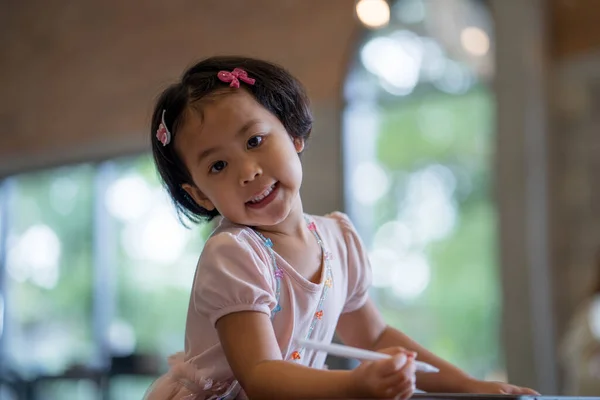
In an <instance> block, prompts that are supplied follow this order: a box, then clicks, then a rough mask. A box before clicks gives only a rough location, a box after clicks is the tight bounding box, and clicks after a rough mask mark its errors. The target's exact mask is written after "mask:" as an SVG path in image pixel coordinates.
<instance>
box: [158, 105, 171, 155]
mask: <svg viewBox="0 0 600 400" xmlns="http://www.w3.org/2000/svg"><path fill="white" fill-rule="evenodd" d="M166 111H167V110H163V112H162V117H161V122H160V125H158V129H157V131H156V138H157V139H158V141H159V142H161V143H162V145H163V147H164V146H166V145H168V144H169V142H170V141H171V132H169V130H168V129H167V124H166V123H165V112H166Z"/></svg>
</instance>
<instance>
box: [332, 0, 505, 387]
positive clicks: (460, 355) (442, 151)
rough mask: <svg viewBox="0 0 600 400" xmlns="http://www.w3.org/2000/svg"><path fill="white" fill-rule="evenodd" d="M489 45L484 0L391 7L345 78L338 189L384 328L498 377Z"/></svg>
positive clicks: (410, 0)
mask: <svg viewBox="0 0 600 400" xmlns="http://www.w3.org/2000/svg"><path fill="white" fill-rule="evenodd" d="M491 42H492V31H491V20H490V16H489V14H488V10H487V9H486V7H485V3H484V2H479V1H461V2H454V1H438V2H434V1H421V0H404V1H397V2H395V3H394V4H393V5H392V8H391V21H390V23H389V25H388V26H387V27H385V28H383V29H379V30H376V31H369V32H368V33H367V35H366V36H365V38H364V41H363V43H362V44H361V45H360V46H359V51H358V53H357V56H356V59H355V60H354V62H353V65H352V68H351V69H350V73H349V76H348V78H347V82H346V88H345V89H346V90H345V96H346V100H347V108H346V110H345V115H344V146H345V147H344V156H345V171H346V185H345V187H346V190H347V193H346V199H347V209H348V212H349V213H350V215H351V216H352V218H353V220H354V221H355V223H356V225H357V229H358V230H359V231H360V233H361V235H362V237H363V238H364V240H365V243H366V245H367V247H368V249H369V251H370V259H371V262H372V267H373V274H374V281H373V284H374V290H373V295H374V298H375V300H376V301H377V302H378V303H379V305H380V307H381V309H382V311H383V313H384V316H385V318H386V320H387V321H388V323H390V324H392V325H393V326H396V327H398V328H400V329H402V330H403V331H405V332H407V333H408V334H410V335H411V336H412V337H414V338H416V339H417V340H418V341H419V342H420V343H421V344H423V345H425V346H426V347H428V348H429V349H431V350H433V351H434V352H435V353H436V354H439V355H441V356H442V357H444V358H446V359H448V360H450V361H451V362H453V363H456V364H458V365H459V366H460V367H462V368H464V369H466V370H467V371H469V372H470V373H471V374H473V375H475V376H478V377H480V378H496V379H503V362H502V360H501V358H500V354H501V353H500V344H499V342H500V340H499V320H500V299H499V287H498V285H499V283H498V277H497V264H496V247H495V243H496V214H495V209H494V205H493V203H492V201H491V194H490V179H491V163H492V154H493V148H492V143H493V134H494V132H493V122H494V114H493V102H494V96H493V93H492V92H491V90H490V88H489V87H488V86H487V83H488V82H489V81H490V80H491V78H492V75H493V69H492V66H493V59H492V51H491V44H492V43H491Z"/></svg>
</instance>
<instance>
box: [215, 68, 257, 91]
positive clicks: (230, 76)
mask: <svg viewBox="0 0 600 400" xmlns="http://www.w3.org/2000/svg"><path fill="white" fill-rule="evenodd" d="M217 77H218V78H219V80H220V81H222V82H225V83H229V82H231V83H230V85H229V87H232V88H239V87H240V81H242V82H246V83H247V84H248V85H254V82H256V79H253V78H250V77H248V73H247V72H246V71H244V70H243V69H241V68H234V70H233V71H231V72H229V71H219V72H218V73H217Z"/></svg>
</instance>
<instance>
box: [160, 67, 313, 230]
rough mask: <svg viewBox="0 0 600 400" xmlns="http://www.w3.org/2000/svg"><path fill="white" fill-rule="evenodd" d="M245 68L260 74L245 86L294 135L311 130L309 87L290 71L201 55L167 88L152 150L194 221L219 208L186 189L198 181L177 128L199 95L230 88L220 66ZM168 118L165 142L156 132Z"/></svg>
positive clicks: (165, 179)
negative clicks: (219, 75)
mask: <svg viewBox="0 0 600 400" xmlns="http://www.w3.org/2000/svg"><path fill="white" fill-rule="evenodd" d="M235 68H241V69H243V70H245V71H246V72H247V73H248V77H250V78H252V79H255V80H256V82H255V83H254V85H248V84H246V83H244V82H243V81H241V80H240V88H239V89H236V90H246V91H248V92H249V93H250V94H251V95H252V96H253V97H254V98H255V99H256V101H257V102H258V103H259V104H261V105H262V106H263V107H264V108H265V109H267V110H268V111H270V112H271V113H272V114H273V115H275V117H277V119H279V121H281V123H282V125H283V126H284V127H285V129H286V131H287V133H288V134H289V135H290V136H291V137H292V138H299V139H302V140H304V141H306V140H307V139H308V137H309V136H310V133H311V130H312V122H313V118H312V114H311V111H310V104H309V100H308V97H307V95H306V92H305V90H304V87H303V86H302V84H301V83H300V82H299V81H298V80H297V79H296V78H294V77H293V76H292V75H291V74H290V73H289V72H287V71H286V70H285V69H283V68H282V67H280V66H278V65H276V64H273V63H271V62H267V61H262V60H257V59H253V58H248V57H237V56H218V57H211V58H207V59H205V60H202V61H200V62H198V63H197V64H195V65H194V66H192V67H191V68H189V69H188V70H187V71H185V73H184V74H183V76H182V78H181V80H180V81H179V82H177V83H174V84H172V85H171V86H169V87H168V88H167V89H165V90H164V91H163V92H162V94H161V95H160V97H159V98H158V101H157V102H156V105H155V107H154V112H153V114H152V124H151V127H150V135H151V142H152V155H153V157H154V162H155V164H156V168H157V170H158V173H159V174H160V177H161V179H162V181H163V185H164V186H165V188H166V189H167V191H168V193H169V195H170V196H171V199H172V200H173V203H174V204H175V207H176V209H177V212H178V214H179V215H180V217H181V216H185V217H187V219H188V220H189V221H191V222H194V223H198V222H202V221H210V220H212V219H213V218H214V217H216V216H218V215H219V212H218V211H217V210H216V209H214V210H207V209H205V208H203V207H201V206H200V205H198V204H197V203H196V202H195V201H194V200H193V199H192V198H191V196H189V195H188V194H187V192H186V191H185V190H184V189H183V188H182V185H183V184H186V183H187V184H190V185H194V182H193V181H192V177H191V174H190V173H189V171H188V169H187V167H186V166H185V164H184V163H183V160H182V158H181V157H180V155H179V154H177V152H176V151H175V146H174V142H175V140H176V139H177V130H178V129H179V128H180V127H181V126H182V125H183V123H184V122H185V115H186V112H187V111H188V109H190V108H191V107H193V108H195V109H196V110H197V109H198V107H199V106H200V100H202V99H207V97H208V96H209V95H214V94H216V93H221V92H222V93H224V94H225V95H226V93H228V87H229V83H226V82H222V81H221V80H219V79H218V78H217V73H218V72H219V71H229V72H231V71H233V69H235ZM163 112H164V120H165V125H166V128H167V129H168V130H169V132H170V133H171V141H170V143H169V144H167V145H166V146H163V145H162V143H161V142H160V141H159V140H158V139H157V138H156V132H157V130H158V128H159V125H160V124H161V122H162V117H163Z"/></svg>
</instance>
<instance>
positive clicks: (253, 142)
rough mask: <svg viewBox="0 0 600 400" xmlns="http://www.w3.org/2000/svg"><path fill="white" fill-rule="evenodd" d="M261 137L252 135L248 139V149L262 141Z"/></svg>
mask: <svg viewBox="0 0 600 400" xmlns="http://www.w3.org/2000/svg"><path fill="white" fill-rule="evenodd" d="M263 140H264V139H263V137H262V136H252V137H251V138H250V139H248V148H249V149H254V148H256V147H258V146H260V145H261V144H262V142H263Z"/></svg>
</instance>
